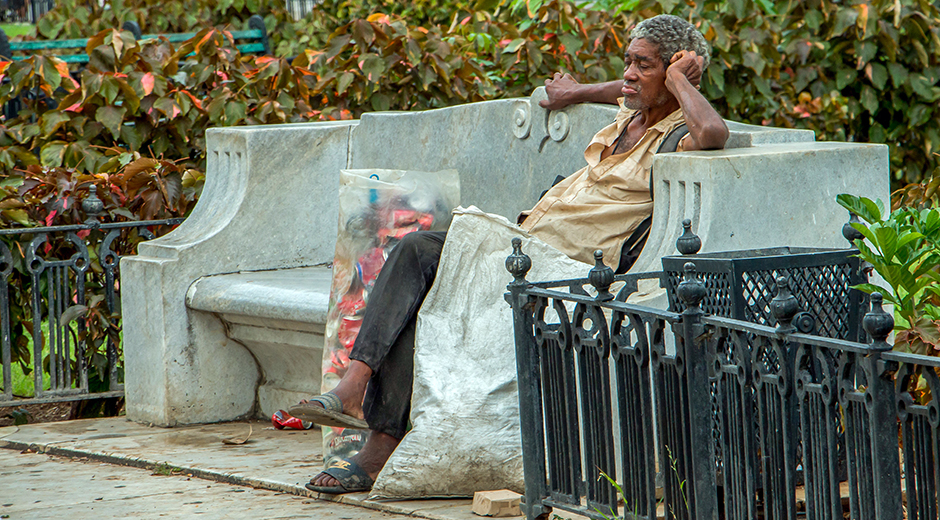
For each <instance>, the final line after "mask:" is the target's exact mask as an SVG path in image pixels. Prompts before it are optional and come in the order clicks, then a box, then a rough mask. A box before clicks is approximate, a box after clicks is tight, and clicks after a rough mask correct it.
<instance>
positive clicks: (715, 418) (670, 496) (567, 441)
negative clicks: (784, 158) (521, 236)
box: [507, 239, 940, 520]
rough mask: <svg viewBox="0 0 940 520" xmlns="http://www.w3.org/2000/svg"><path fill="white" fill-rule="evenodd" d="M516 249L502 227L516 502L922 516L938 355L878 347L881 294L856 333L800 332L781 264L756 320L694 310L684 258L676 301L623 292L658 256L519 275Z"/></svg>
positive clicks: (698, 300)
mask: <svg viewBox="0 0 940 520" xmlns="http://www.w3.org/2000/svg"><path fill="white" fill-rule="evenodd" d="M530 266H531V261H530V260H529V259H528V257H526V256H525V255H524V254H523V253H522V251H521V249H520V242H518V239H517V241H514V253H513V255H512V256H510V257H509V258H508V259H507V269H509V271H510V272H511V273H512V274H513V276H514V278H515V281H514V282H513V283H511V284H510V285H509V293H508V294H507V300H508V301H509V302H510V304H511V305H512V308H513V315H514V325H515V340H516V362H517V369H518V381H519V399H520V409H521V424H522V441H523V455H524V465H525V483H526V495H525V506H524V509H525V513H526V515H527V517H528V518H529V519H535V518H541V517H545V516H547V515H548V513H549V512H550V511H551V510H552V509H561V510H565V511H570V512H574V513H577V514H581V515H585V516H587V517H590V518H595V519H600V518H606V517H618V518H638V519H649V520H655V519H656V518H661V517H662V518H667V519H696V520H700V519H712V518H727V519H732V518H734V519H756V518H762V519H767V520H772V519H796V518H807V519H811V520H812V519H820V520H822V519H825V520H831V519H835V518H840V519H841V518H856V519H875V518H877V519H895V518H897V519H900V518H902V517H906V518H908V519H911V520H913V519H922V518H936V517H937V511H938V506H940V504H938V486H937V484H938V474H940V469H938V468H940V460H938V457H940V436H938V426H940V412H938V410H940V400H938V398H936V397H934V396H935V395H936V392H937V391H940V381H938V378H937V368H938V367H940V362H938V360H937V359H936V358H931V357H925V356H917V355H911V354H901V353H896V352H892V351H891V346H890V345H889V344H888V343H886V341H885V340H886V338H887V336H888V335H889V333H890V332H891V330H892V328H893V318H892V317H891V316H890V315H889V314H887V313H885V312H884V310H883V309H882V308H881V297H880V295H873V296H872V298H871V300H872V302H871V303H872V310H871V311H870V312H868V313H866V314H865V315H864V318H863V319H862V325H863V328H864V331H865V332H866V333H867V334H868V336H869V337H871V338H873V340H872V341H871V342H870V343H859V342H853V341H847V340H844V339H837V338H829V337H823V336H817V335H811V334H804V333H800V332H799V331H798V330H797V329H796V327H795V326H794V323H793V322H794V318H795V317H796V316H797V313H798V312H799V311H800V309H799V304H798V302H797V301H796V299H795V298H794V297H793V295H791V294H790V291H789V287H790V284H789V281H788V279H787V278H786V277H784V276H775V281H776V284H777V287H778V289H777V291H776V295H775V296H774V297H773V300H772V301H771V303H770V308H771V311H772V313H773V315H774V323H775V324H776V326H772V325H766V324H759V323H752V322H747V321H742V320H735V319H731V318H727V317H719V316H708V315H706V314H705V312H704V311H703V310H702V302H703V300H704V299H705V298H706V296H707V295H708V290H707V289H706V287H705V284H703V283H702V281H701V280H700V279H699V276H698V275H697V273H696V268H695V265H694V264H693V263H691V262H690V263H687V264H686V266H685V268H684V274H683V280H682V282H681V283H680V284H678V285H677V286H676V287H675V292H676V295H677V296H678V298H679V299H680V300H681V303H682V307H683V309H684V310H682V312H671V311H666V310H658V309H653V308H648V307H643V306H638V305H633V304H629V303H626V299H627V296H628V295H629V294H631V293H632V292H634V291H635V290H636V284H637V281H638V280H639V279H642V278H659V277H660V276H662V275H661V273H646V274H639V275H621V276H617V277H614V275H613V272H612V271H611V270H610V269H609V268H606V267H604V266H603V264H602V262H601V261H600V259H599V261H598V266H596V267H595V268H594V269H592V270H591V272H590V276H589V277H588V278H587V279H581V280H567V281H561V282H544V283H529V282H527V281H526V280H525V274H526V272H527V271H528V269H529V267H530ZM778 274H779V273H778ZM612 283H615V284H616V283H623V284H625V286H624V287H623V288H622V289H620V291H619V292H618V293H617V295H616V297H615V296H614V294H612V293H611V292H610V287H611V284H612ZM770 360H772V362H771V361H770ZM918 388H919V390H918ZM840 452H841V453H842V454H841V456H840ZM902 454H903V456H902ZM902 459H903V465H902V462H901V461H902ZM602 474H603V475H608V476H610V478H611V479H612V480H613V481H616V482H618V483H619V484H620V486H621V487H622V492H618V490H617V488H615V486H614V485H613V484H612V482H611V481H609V480H608V479H606V478H604V477H602V476H601V475H602ZM902 475H903V477H904V478H903V479H902ZM902 490H903V491H904V494H903V495H902Z"/></svg>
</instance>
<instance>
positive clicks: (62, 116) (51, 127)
mask: <svg viewBox="0 0 940 520" xmlns="http://www.w3.org/2000/svg"><path fill="white" fill-rule="evenodd" d="M69 120H71V118H70V117H69V115H68V114H66V113H64V112H59V111H57V110H50V111H48V112H46V113H44V114H43V115H42V118H40V123H39V126H40V127H41V128H42V135H43V137H49V136H51V135H52V134H53V133H54V132H55V131H56V130H58V129H59V128H60V127H61V126H62V125H63V124H65V123H66V122H68V121H69Z"/></svg>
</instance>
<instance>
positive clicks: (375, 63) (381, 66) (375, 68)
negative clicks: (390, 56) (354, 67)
mask: <svg viewBox="0 0 940 520" xmlns="http://www.w3.org/2000/svg"><path fill="white" fill-rule="evenodd" d="M359 70H361V71H362V73H363V74H364V75H365V76H366V79H368V80H369V81H371V82H373V83H375V82H378V80H379V78H380V77H381V76H382V74H383V73H384V72H385V60H383V59H382V58H381V57H380V56H378V55H376V54H371V53H365V54H363V55H362V56H360V57H359Z"/></svg>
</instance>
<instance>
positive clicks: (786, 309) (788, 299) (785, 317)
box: [770, 275, 800, 334]
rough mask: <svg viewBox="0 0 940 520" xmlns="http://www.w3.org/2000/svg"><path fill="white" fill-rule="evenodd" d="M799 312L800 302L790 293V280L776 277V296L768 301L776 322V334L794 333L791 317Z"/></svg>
mask: <svg viewBox="0 0 940 520" xmlns="http://www.w3.org/2000/svg"><path fill="white" fill-rule="evenodd" d="M799 310H800V302H798V301H797V300H796V297H795V296H793V294H792V293H791V292H790V278H788V277H786V276H783V275H781V276H778V277H777V295H776V296H774V299H773V300H771V301H770V312H771V313H773V315H774V318H775V319H776V320H777V333H778V334H791V333H793V332H796V327H794V326H793V317H794V316H796V313H797V311H799Z"/></svg>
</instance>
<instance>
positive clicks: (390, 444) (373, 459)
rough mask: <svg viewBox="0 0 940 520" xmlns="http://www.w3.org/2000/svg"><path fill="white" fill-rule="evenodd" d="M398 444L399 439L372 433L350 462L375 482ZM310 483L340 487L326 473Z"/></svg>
mask: <svg viewBox="0 0 940 520" xmlns="http://www.w3.org/2000/svg"><path fill="white" fill-rule="evenodd" d="M399 442H401V440H400V439H396V438H395V437H392V436H391V435H388V434H387V433H379V432H372V434H371V435H369V439H368V440H367V441H366V445H365V446H363V447H362V450H360V451H359V453H358V454H357V455H356V456H355V457H352V458H351V459H350V460H351V461H352V462H355V463H356V464H358V465H359V467H360V468H362V470H363V471H365V472H366V473H368V474H369V477H370V478H371V479H372V480H375V478H376V477H377V476H379V471H382V468H383V467H384V466H385V463H386V462H388V458H389V457H391V456H392V452H393V451H395V447H397V446H398V443H399ZM310 483H311V484H313V485H314V486H322V487H335V486H338V485H340V484H339V482H338V481H337V480H336V479H335V478H333V477H331V476H329V475H327V474H326V473H320V474H319V475H317V476H315V477H313V478H312V479H310Z"/></svg>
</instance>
